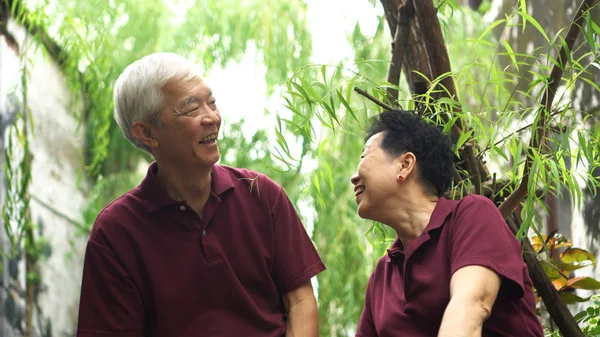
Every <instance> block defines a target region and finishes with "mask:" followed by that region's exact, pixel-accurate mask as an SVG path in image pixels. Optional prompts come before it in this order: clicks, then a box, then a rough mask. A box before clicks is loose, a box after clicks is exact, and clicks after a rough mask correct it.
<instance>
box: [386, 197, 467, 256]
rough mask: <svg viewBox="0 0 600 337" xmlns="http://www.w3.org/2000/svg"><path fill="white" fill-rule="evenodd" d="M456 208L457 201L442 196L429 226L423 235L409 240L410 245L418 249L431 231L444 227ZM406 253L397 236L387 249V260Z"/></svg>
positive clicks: (432, 214)
mask: <svg viewBox="0 0 600 337" xmlns="http://www.w3.org/2000/svg"><path fill="white" fill-rule="evenodd" d="M455 208H456V201H452V200H448V199H446V198H444V197H441V198H440V199H439V200H438V202H437V204H436V205H435V208H434V209H433V213H431V217H430V218H429V223H428V224H427V227H425V230H424V231H423V233H422V234H421V235H419V236H418V237H416V238H415V239H414V240H412V241H411V242H409V244H408V247H411V246H412V247H411V248H413V247H414V245H415V244H416V245H417V247H414V249H416V248H418V246H420V245H421V244H423V242H425V241H427V240H429V232H431V231H433V230H435V229H438V228H440V227H442V226H443V225H444V223H445V222H446V218H447V217H448V216H449V215H450V214H452V212H453V211H454V209H455ZM404 255H405V252H404V247H403V245H402V241H400V238H399V237H396V240H395V241H394V243H393V244H392V246H391V247H390V249H388V250H387V257H386V261H387V262H389V261H391V259H398V258H402V257H404Z"/></svg>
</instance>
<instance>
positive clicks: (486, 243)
mask: <svg viewBox="0 0 600 337" xmlns="http://www.w3.org/2000/svg"><path fill="white" fill-rule="evenodd" d="M451 239H452V246H451V247H452V249H451V273H452V274H454V272H456V271H457V270H458V269H460V268H462V267H465V266H469V265H479V266H484V267H487V268H490V269H491V270H493V271H494V272H496V273H497V274H498V275H499V276H500V277H501V278H502V279H503V280H502V286H503V287H507V286H508V287H510V288H509V289H511V291H510V293H512V294H517V296H518V297H519V298H520V297H523V295H524V289H525V287H524V279H523V275H524V274H523V270H524V269H523V268H525V264H524V262H523V257H522V255H521V245H520V244H519V242H518V240H517V239H516V237H515V236H514V235H513V233H512V232H511V231H510V229H509V228H508V225H507V224H506V222H505V221H504V218H503V217H502V214H500V211H499V210H498V208H497V207H496V206H495V205H494V204H493V203H492V202H491V201H490V200H489V199H487V198H485V197H482V196H467V197H465V198H464V199H463V200H462V201H461V202H460V203H459V204H458V206H457V209H456V210H455V214H454V216H453V219H452V222H451Z"/></svg>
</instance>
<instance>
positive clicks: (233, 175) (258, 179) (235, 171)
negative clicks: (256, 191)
mask: <svg viewBox="0 0 600 337" xmlns="http://www.w3.org/2000/svg"><path fill="white" fill-rule="evenodd" d="M215 170H217V171H218V174H219V175H226V176H228V177H229V178H230V179H231V180H232V182H233V183H234V184H235V185H236V186H240V185H241V186H243V187H252V186H256V187H257V188H261V187H263V186H264V187H266V188H268V189H279V188H280V187H281V186H280V185H279V184H278V183H276V182H275V181H274V180H273V179H272V178H271V177H269V176H267V175H266V174H264V173H261V172H258V171H255V170H251V169H247V168H239V167H231V166H226V165H215Z"/></svg>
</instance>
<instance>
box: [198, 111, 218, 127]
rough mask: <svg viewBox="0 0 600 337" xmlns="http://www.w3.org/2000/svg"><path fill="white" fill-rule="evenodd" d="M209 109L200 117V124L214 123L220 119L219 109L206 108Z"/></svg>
mask: <svg viewBox="0 0 600 337" xmlns="http://www.w3.org/2000/svg"><path fill="white" fill-rule="evenodd" d="M208 110H209V111H208V112H207V113H206V114H205V115H204V117H203V118H202V124H216V123H219V121H221V114H219V110H212V109H210V108H209V109H208Z"/></svg>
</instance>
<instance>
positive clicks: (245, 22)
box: [29, 0, 311, 177]
mask: <svg viewBox="0 0 600 337" xmlns="http://www.w3.org/2000/svg"><path fill="white" fill-rule="evenodd" d="M305 12H306V5H305V4H304V3H301V2H285V1H274V2H273V1H271V2H264V1H258V0H256V1H245V2H243V3H241V4H240V3H239V2H235V1H207V0H195V1H185V2H184V1H176V2H170V1H163V0H145V1H144V2H143V4H141V3H140V2H139V1H133V0H127V1H118V2H117V1H99V0H95V1H71V0H58V1H53V2H51V3H38V4H35V5H34V6H32V8H31V13H30V14H29V15H30V16H31V17H32V20H33V21H35V22H36V23H38V24H39V25H40V26H41V27H44V28H46V29H47V30H48V31H49V32H51V33H52V37H53V39H55V41H56V42H57V43H58V45H59V46H61V48H62V52H63V53H64V54H67V55H69V58H68V59H67V61H66V62H65V64H63V70H64V71H65V73H66V75H67V77H68V79H69V83H70V84H71V89H72V90H73V92H80V93H82V96H81V97H79V98H80V99H81V100H82V101H83V106H84V112H83V115H82V116H81V117H82V118H81V120H82V122H84V127H85V131H86V155H87V163H88V165H89V169H90V173H91V175H92V177H97V176H98V175H99V174H103V175H104V176H106V175H109V174H112V173H114V172H118V171H122V170H125V171H131V170H133V169H135V167H136V166H137V162H138V161H139V160H140V159H149V158H148V156H147V155H145V154H143V153H142V152H140V151H137V150H136V149H134V147H133V146H132V145H130V144H129V143H128V142H127V141H126V140H125V138H124V137H123V136H122V135H121V132H120V130H119V128H118V127H117V125H116V123H115V122H114V119H113V118H112V111H113V107H112V84H113V83H114V81H115V80H116V78H117V76H118V75H119V74H120V73H121V72H122V70H123V69H124V68H125V67H126V66H127V65H128V64H130V63H131V62H133V61H134V60H137V59H139V58H141V57H142V56H144V55H147V54H149V53H153V52H157V51H174V52H179V53H181V54H183V55H185V56H188V57H191V58H192V59H196V60H197V61H198V62H199V63H200V64H201V65H204V67H205V68H206V69H210V68H211V67H213V66H215V65H221V66H224V65H226V64H227V62H229V61H236V60H239V59H240V58H241V56H242V55H243V54H244V53H245V52H246V51H247V50H248V46H249V45H253V46H254V47H255V50H256V53H257V54H258V55H260V56H261V57H262V62H263V63H264V64H265V66H266V68H267V75H266V80H267V84H268V87H269V88H270V89H272V88H273V87H274V86H275V85H277V84H281V83H282V82H283V81H284V80H285V79H286V78H287V76H289V74H291V71H292V70H293V69H297V68H298V67H300V66H301V65H304V64H305V63H306V62H307V61H308V57H309V55H310V53H311V38H310V34H309V33H308V30H307V29H306V18H305V14H304V13H305ZM181 13H185V15H181ZM149 18H152V19H150V20H149ZM55 56H56V55H55Z"/></svg>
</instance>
